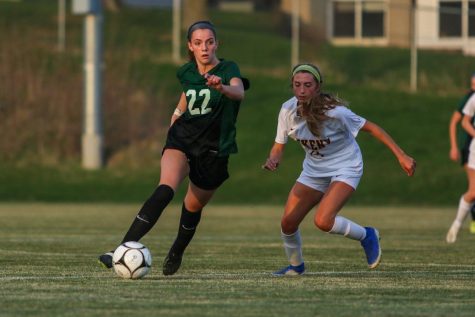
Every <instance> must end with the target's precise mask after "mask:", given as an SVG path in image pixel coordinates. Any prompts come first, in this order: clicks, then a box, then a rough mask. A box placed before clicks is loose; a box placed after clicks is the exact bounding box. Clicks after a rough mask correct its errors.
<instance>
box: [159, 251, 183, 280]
mask: <svg viewBox="0 0 475 317" xmlns="http://www.w3.org/2000/svg"><path fill="white" fill-rule="evenodd" d="M182 259H183V254H178V253H174V252H172V251H171V250H170V252H169V253H168V255H167V257H166V258H165V261H163V275H173V274H175V273H176V271H178V269H179V268H180V265H181V260H182Z"/></svg>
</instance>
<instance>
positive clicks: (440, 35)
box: [281, 0, 475, 54]
mask: <svg viewBox="0 0 475 317" xmlns="http://www.w3.org/2000/svg"><path fill="white" fill-rule="evenodd" d="M294 1H299V2H300V8H299V12H300V17H301V22H302V24H303V25H305V26H306V27H311V28H312V29H313V30H314V32H317V34H318V35H319V37H323V38H325V39H327V40H328V41H329V42H331V43H332V44H335V45H365V46H396V47H409V46H410V45H411V42H412V39H413V34H414V36H415V43H416V45H417V47H418V48H427V49H452V50H462V51H463V52H464V53H466V54H474V53H475V0H414V1H413V0H281V7H282V10H283V11H284V12H288V13H290V12H292V8H293V7H292V5H293V4H294ZM413 19H414V21H415V23H412V21H413ZM413 26H414V27H413Z"/></svg>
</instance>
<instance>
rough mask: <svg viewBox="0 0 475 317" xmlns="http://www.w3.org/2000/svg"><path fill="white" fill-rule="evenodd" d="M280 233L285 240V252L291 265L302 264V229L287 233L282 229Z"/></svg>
mask: <svg viewBox="0 0 475 317" xmlns="http://www.w3.org/2000/svg"><path fill="white" fill-rule="evenodd" d="M280 235H281V237H282V241H284V249H285V254H286V255H287V259H288V260H289V263H290V265H293V266H297V265H300V264H302V263H303V256H302V238H301V237H300V230H297V231H295V233H292V234H285V233H283V232H282V231H281V232H280Z"/></svg>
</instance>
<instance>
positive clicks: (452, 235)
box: [445, 221, 460, 243]
mask: <svg viewBox="0 0 475 317" xmlns="http://www.w3.org/2000/svg"><path fill="white" fill-rule="evenodd" d="M459 229H460V224H459V223H458V222H455V221H454V223H452V225H451V226H450V229H449V232H447V237H445V240H446V241H447V243H454V242H455V240H457V234H458V233H459Z"/></svg>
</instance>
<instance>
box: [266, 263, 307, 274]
mask: <svg viewBox="0 0 475 317" xmlns="http://www.w3.org/2000/svg"><path fill="white" fill-rule="evenodd" d="M304 272H305V264H304V263H303V262H302V264H300V265H297V266H294V265H289V266H287V267H284V268H283V269H282V270H279V271H277V272H274V273H272V275H274V276H298V275H302V274H303V273H304Z"/></svg>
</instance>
